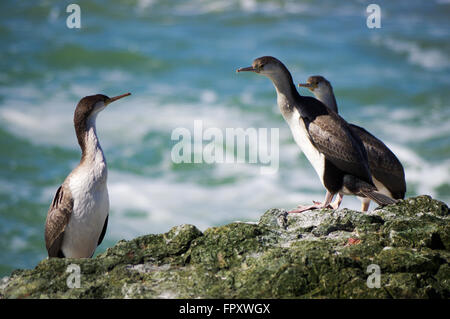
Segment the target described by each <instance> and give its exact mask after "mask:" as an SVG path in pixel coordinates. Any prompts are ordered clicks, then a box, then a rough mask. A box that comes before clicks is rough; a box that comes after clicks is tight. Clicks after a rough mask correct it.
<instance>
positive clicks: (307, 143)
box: [237, 56, 395, 213]
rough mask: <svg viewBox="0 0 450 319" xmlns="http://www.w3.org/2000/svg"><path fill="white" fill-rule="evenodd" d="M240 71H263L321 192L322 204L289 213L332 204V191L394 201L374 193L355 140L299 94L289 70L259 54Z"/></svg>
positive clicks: (331, 116)
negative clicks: (314, 174) (274, 91)
mask: <svg viewBox="0 0 450 319" xmlns="http://www.w3.org/2000/svg"><path fill="white" fill-rule="evenodd" d="M244 71H246V72H254V73H257V74H260V75H264V76H266V77H268V78H269V79H270V80H271V81H272V83H273V85H274V86H275V90H276V93H277V104H278V107H279V109H280V111H281V114H282V115H283V117H284V119H285V121H286V122H287V124H288V125H289V127H290V129H291V132H292V136H293V137H294V140H295V142H296V143H297V145H298V146H299V147H300V149H301V150H302V151H303V153H304V154H305V156H306V158H307V159H308V160H309V162H310V163H311V164H312V166H313V167H314V170H315V171H316V173H317V175H318V176H319V178H320V181H321V182H322V185H323V186H324V187H325V189H326V190H327V192H326V195H325V199H324V201H323V202H322V203H320V202H315V203H314V204H313V205H299V206H298V207H297V208H296V209H294V210H291V211H289V212H290V213H299V212H303V211H305V210H310V209H316V208H325V207H330V208H335V207H333V206H331V205H330V204H331V202H332V199H333V197H334V195H335V194H338V193H343V194H349V195H350V194H351V195H356V196H365V197H369V198H370V199H373V200H374V201H376V202H377V203H378V204H379V205H386V204H392V203H394V202H395V200H393V199H391V198H389V197H388V196H386V195H383V194H381V193H379V192H377V189H376V187H375V185H374V184H373V181H372V178H371V174H370V170H369V165H368V159H367V153H366V150H365V148H364V145H363V143H362V141H361V139H360V138H359V137H358V136H357V135H356V134H354V133H353V132H352V130H351V129H350V127H349V126H348V124H347V122H346V121H345V120H344V119H343V118H341V117H340V116H339V115H338V114H337V113H336V112H334V111H332V110H330V109H329V108H327V107H326V106H325V105H324V104H323V103H322V102H320V101H319V100H317V99H315V98H313V97H309V96H301V95H300V94H299V93H298V91H297V89H296V87H295V85H294V82H293V80H292V76H291V73H290V72H289V70H288V69H287V68H286V66H285V65H284V64H283V63H282V62H281V61H279V60H278V59H276V58H274V57H271V56H264V57H260V58H257V59H255V60H254V61H253V64H252V66H250V67H245V68H240V69H238V70H237V72H244Z"/></svg>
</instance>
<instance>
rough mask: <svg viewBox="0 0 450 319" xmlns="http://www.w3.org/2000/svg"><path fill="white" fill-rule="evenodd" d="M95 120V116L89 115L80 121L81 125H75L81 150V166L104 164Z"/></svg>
mask: <svg viewBox="0 0 450 319" xmlns="http://www.w3.org/2000/svg"><path fill="white" fill-rule="evenodd" d="M96 118H97V116H96V115H91V116H90V117H88V118H87V119H83V120H82V121H80V122H81V123H75V131H76V134H77V139H78V144H80V148H81V162H80V163H81V164H83V163H95V162H97V163H99V162H105V157H104V155H103V150H102V148H101V146H100V142H99V140H98V136H97V130H96V127H95V124H96Z"/></svg>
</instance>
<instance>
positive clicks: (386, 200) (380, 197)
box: [361, 190, 397, 206]
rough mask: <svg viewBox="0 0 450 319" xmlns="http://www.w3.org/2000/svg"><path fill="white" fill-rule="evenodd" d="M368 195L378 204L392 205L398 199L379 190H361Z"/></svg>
mask: <svg viewBox="0 0 450 319" xmlns="http://www.w3.org/2000/svg"><path fill="white" fill-rule="evenodd" d="M361 192H362V193H363V194H364V195H365V196H366V197H368V198H370V199H371V200H373V201H374V202H376V203H377V204H378V205H382V206H384V205H391V204H395V203H397V200H396V199H393V198H390V197H389V196H386V195H384V194H382V193H379V192H377V191H366V190H362V191H361Z"/></svg>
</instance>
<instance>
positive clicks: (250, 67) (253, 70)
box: [236, 66, 256, 73]
mask: <svg viewBox="0 0 450 319" xmlns="http://www.w3.org/2000/svg"><path fill="white" fill-rule="evenodd" d="M245 71H247V72H249V71H250V72H256V69H255V68H253V67H252V66H248V67H246V68H240V69H237V70H236V72H237V73H239V72H245Z"/></svg>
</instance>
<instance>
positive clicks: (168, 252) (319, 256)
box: [0, 196, 450, 298]
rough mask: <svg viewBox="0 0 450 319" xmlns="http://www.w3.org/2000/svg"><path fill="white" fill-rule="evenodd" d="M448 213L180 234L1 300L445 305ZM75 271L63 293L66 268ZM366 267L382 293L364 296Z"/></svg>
mask: <svg viewBox="0 0 450 319" xmlns="http://www.w3.org/2000/svg"><path fill="white" fill-rule="evenodd" d="M449 219H450V216H449V210H448V207H447V205H446V204H445V203H443V202H440V201H437V200H434V199H432V198H431V197H429V196H418V197H414V198H409V199H406V200H402V201H399V203H397V204H395V205H391V206H387V207H383V208H378V209H375V210H374V211H372V212H370V213H367V214H364V213H361V212H356V211H352V210H348V209H342V210H338V211H332V210H327V209H324V210H315V211H307V212H304V213H301V214H287V213H286V212H284V211H282V210H279V209H271V210H268V211H267V212H266V213H264V215H262V216H261V218H260V220H259V222H258V223H241V222H235V223H231V224H228V225H224V226H219V227H211V228H209V229H207V230H206V231H205V232H203V233H202V232H201V231H200V230H198V229H197V228H196V227H195V226H192V225H181V226H177V227H174V228H172V229H171V230H170V231H169V232H167V233H165V234H159V235H146V236H141V237H138V238H136V239H133V240H130V241H119V242H118V243H117V244H116V245H115V246H114V247H111V248H109V249H108V250H107V251H106V252H104V253H103V254H100V255H98V256H97V257H96V258H93V259H56V258H52V259H45V260H43V261H41V262H40V263H39V264H38V265H37V266H36V268H34V269H32V270H16V271H14V272H13V273H12V274H11V276H10V277H5V278H3V279H2V280H1V281H0V297H1V298H449V297H450V267H449V260H450V239H449V234H450V228H449V227H450V226H449ZM71 264H76V265H78V266H79V267H80V271H81V273H80V288H69V287H68V285H67V279H68V276H69V275H70V274H69V273H68V272H66V270H67V267H68V266H69V265H71ZM369 265H376V266H377V267H379V270H380V288H369V286H368V284H367V282H368V277H369V275H370V272H368V267H369Z"/></svg>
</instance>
